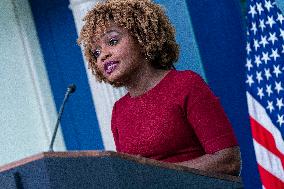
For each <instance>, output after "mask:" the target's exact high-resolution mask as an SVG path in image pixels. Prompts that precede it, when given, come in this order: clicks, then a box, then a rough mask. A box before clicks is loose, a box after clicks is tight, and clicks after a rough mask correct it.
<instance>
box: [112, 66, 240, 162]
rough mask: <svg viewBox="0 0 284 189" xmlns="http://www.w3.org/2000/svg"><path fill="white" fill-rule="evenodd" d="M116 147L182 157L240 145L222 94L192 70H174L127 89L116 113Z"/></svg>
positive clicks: (156, 156) (168, 159) (150, 155)
mask: <svg viewBox="0 0 284 189" xmlns="http://www.w3.org/2000/svg"><path fill="white" fill-rule="evenodd" d="M111 129H112V132H113V136H114V140H115V145H116V149H117V151H118V152H123V153H128V154H135V155H141V156H144V157H147V158H152V159H156V160H161V161H165V162H182V161H186V160H190V159H194V158H197V157H200V156H202V155H204V154H212V153H214V152H217V151H219V150H222V149H225V148H228V147H233V146H236V145H237V141H236V138H235V136H234V134H233V130H232V127H231V124H230V122H229V120H228V118H227V117H226V115H225V113H224V110H223V108H222V107H221V104H220V102H219V99H218V98H217V97H215V95H214V94H213V93H212V92H211V90H210V89H209V87H208V85H207V84H206V83H205V82H204V81H203V79H202V78H201V77H200V76H199V75H197V74H196V73H194V72H192V71H176V70H171V71H170V72H169V73H168V74H167V75H166V76H165V77H164V78H163V79H162V80H161V81H160V82H159V83H158V84H157V85H156V86H155V87H154V88H152V89H151V90H149V91H147V92H146V93H145V94H143V95H141V96H138V97H133V98H132V97H131V96H130V95H129V93H128V94H126V95H125V96H124V97H122V98H121V99H120V100H118V101H117V102H116V103H115V105H114V107H113V113H112V123H111Z"/></svg>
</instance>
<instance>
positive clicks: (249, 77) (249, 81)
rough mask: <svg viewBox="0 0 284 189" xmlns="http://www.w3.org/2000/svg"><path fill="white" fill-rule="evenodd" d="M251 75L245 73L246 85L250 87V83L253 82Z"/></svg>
mask: <svg viewBox="0 0 284 189" xmlns="http://www.w3.org/2000/svg"><path fill="white" fill-rule="evenodd" d="M252 77H253V76H252V75H247V80H246V83H248V85H249V86H250V87H251V85H252V84H253V83H254V81H253V79H252Z"/></svg>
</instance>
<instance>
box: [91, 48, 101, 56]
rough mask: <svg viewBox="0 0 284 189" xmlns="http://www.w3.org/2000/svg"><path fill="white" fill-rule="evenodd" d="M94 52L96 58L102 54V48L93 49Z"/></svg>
mask: <svg viewBox="0 0 284 189" xmlns="http://www.w3.org/2000/svg"><path fill="white" fill-rule="evenodd" d="M92 54H93V56H94V57H95V58H98V57H99V56H100V54H101V50H99V49H96V50H95V51H92Z"/></svg>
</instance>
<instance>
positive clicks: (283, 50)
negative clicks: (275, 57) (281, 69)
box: [281, 45, 284, 53]
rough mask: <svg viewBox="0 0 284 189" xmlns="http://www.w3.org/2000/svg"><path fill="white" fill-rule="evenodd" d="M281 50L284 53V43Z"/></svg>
mask: <svg viewBox="0 0 284 189" xmlns="http://www.w3.org/2000/svg"><path fill="white" fill-rule="evenodd" d="M281 52H282V53H284V45H282V51H281Z"/></svg>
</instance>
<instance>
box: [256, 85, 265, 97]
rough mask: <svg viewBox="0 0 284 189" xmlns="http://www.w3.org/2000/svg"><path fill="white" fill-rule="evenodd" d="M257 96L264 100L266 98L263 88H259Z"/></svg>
mask: <svg viewBox="0 0 284 189" xmlns="http://www.w3.org/2000/svg"><path fill="white" fill-rule="evenodd" d="M257 96H259V98H260V99H262V97H264V94H263V88H259V87H257Z"/></svg>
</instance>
